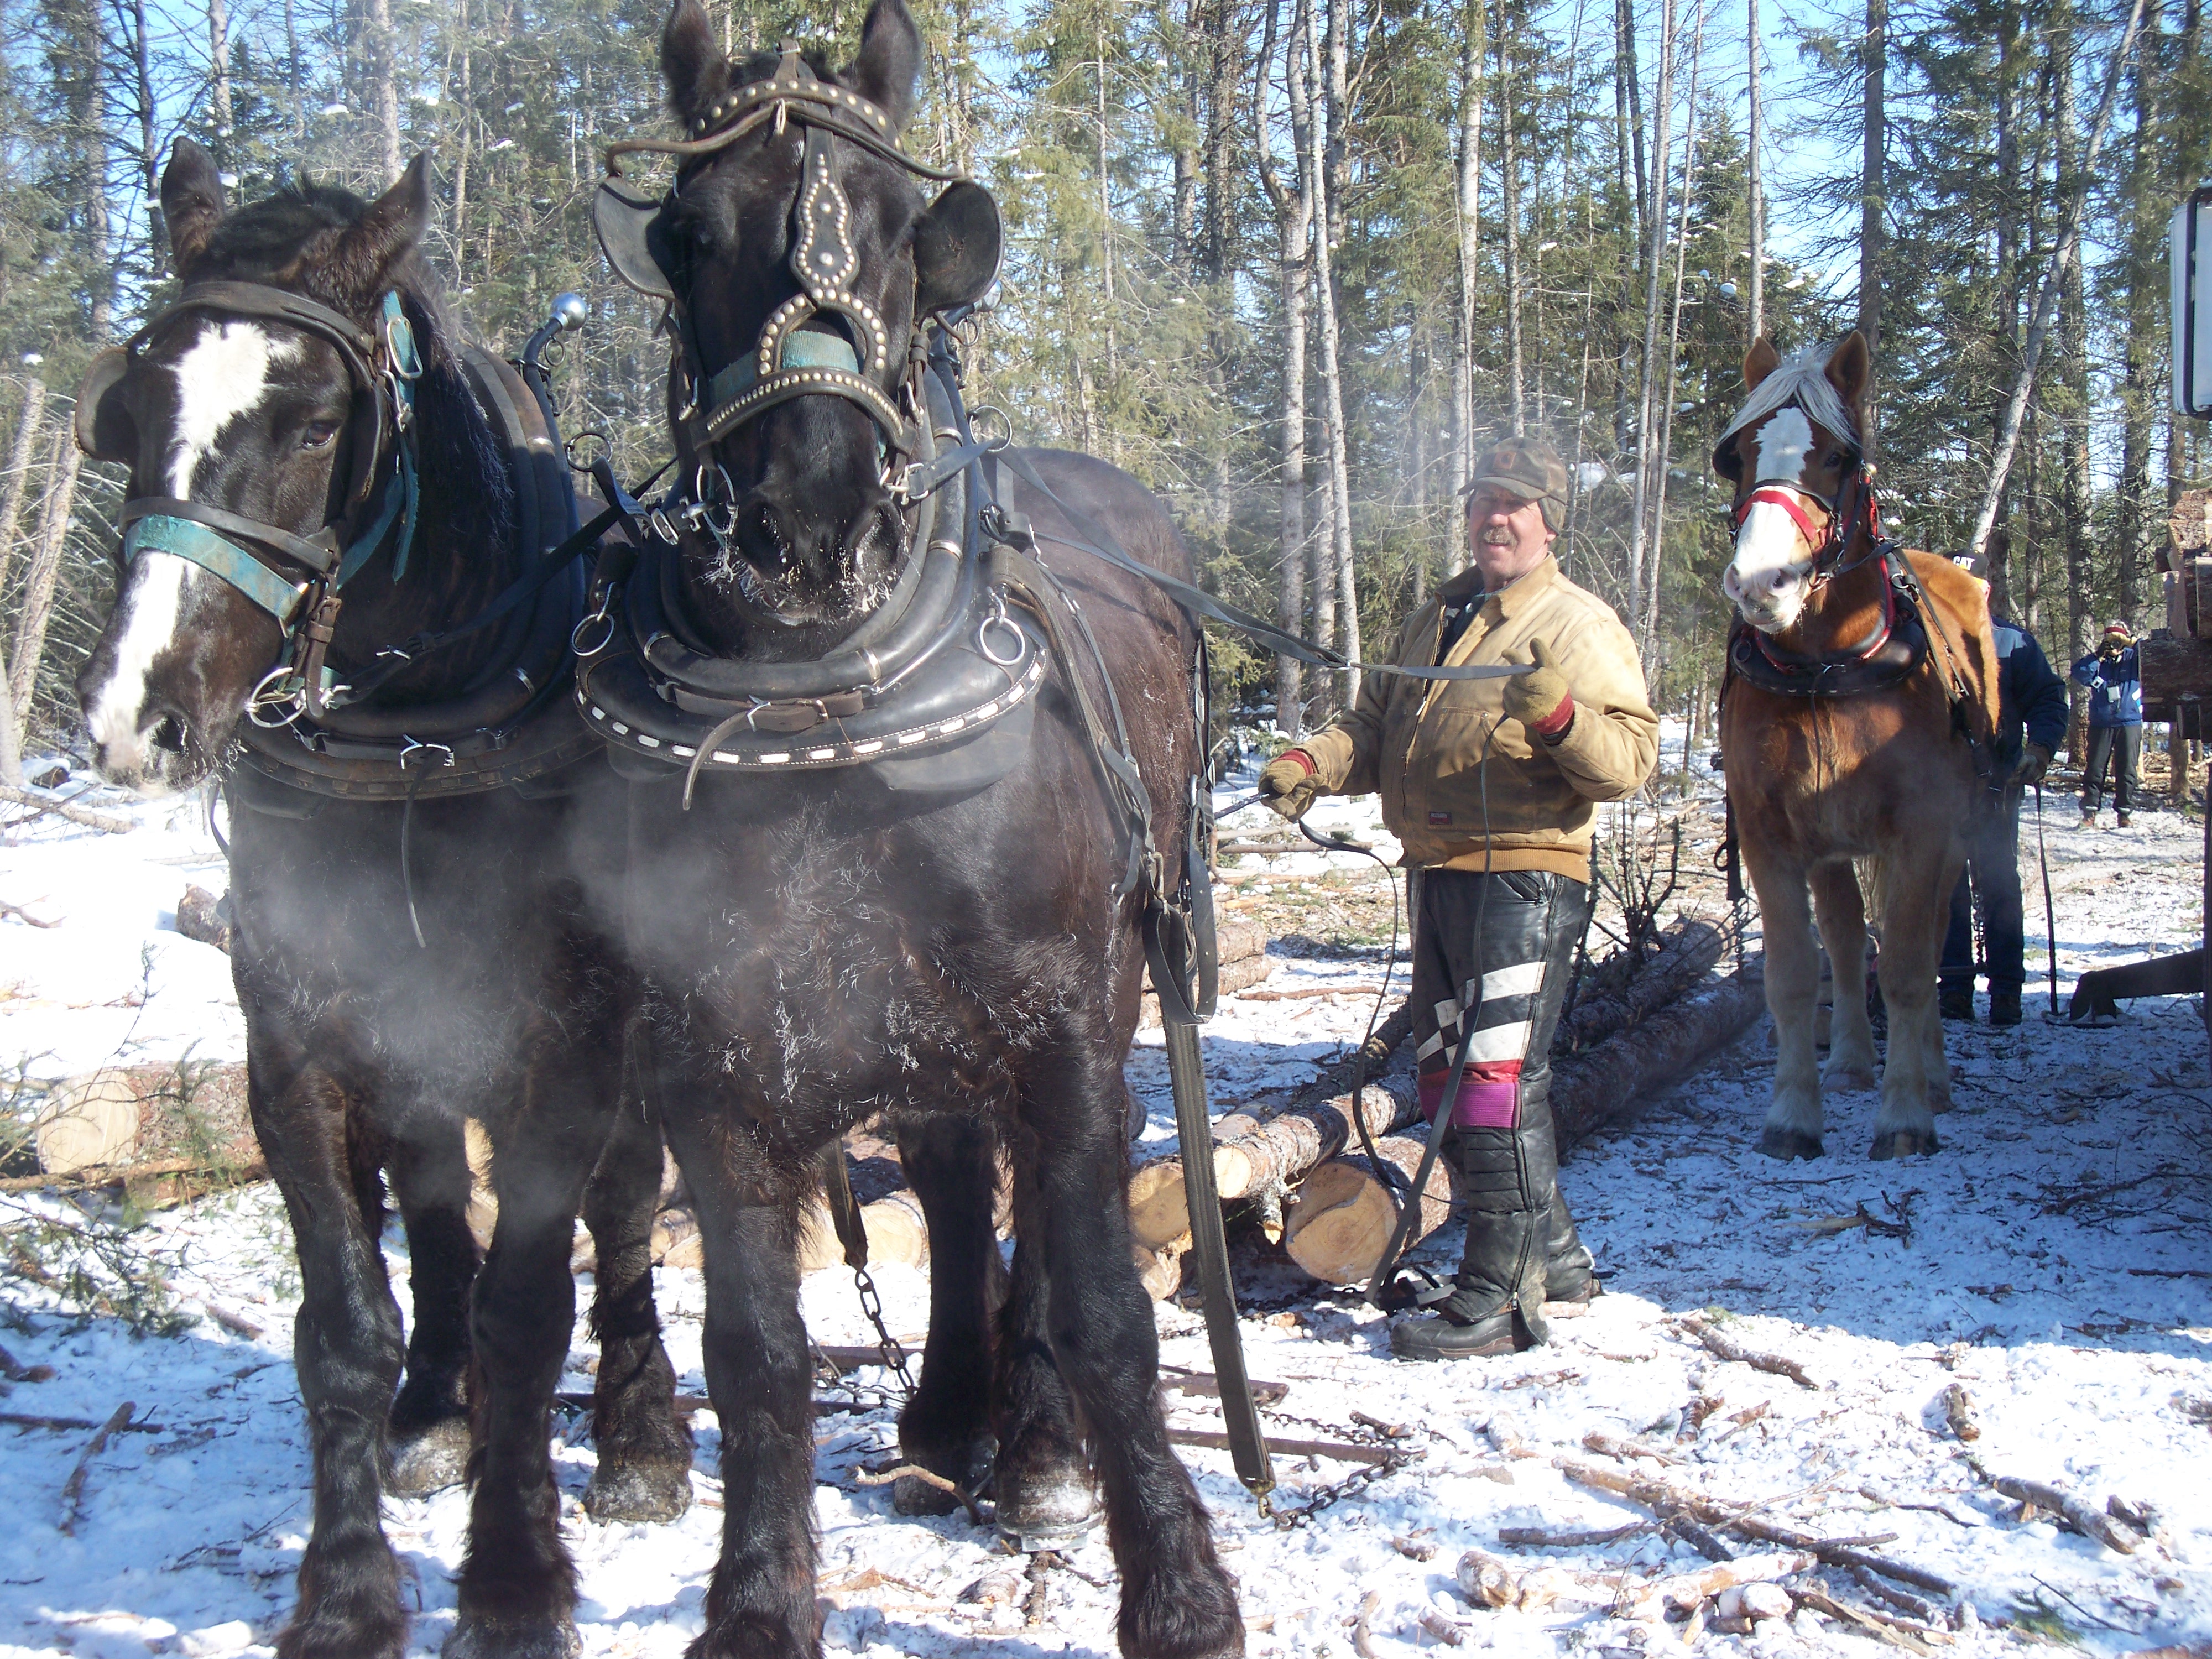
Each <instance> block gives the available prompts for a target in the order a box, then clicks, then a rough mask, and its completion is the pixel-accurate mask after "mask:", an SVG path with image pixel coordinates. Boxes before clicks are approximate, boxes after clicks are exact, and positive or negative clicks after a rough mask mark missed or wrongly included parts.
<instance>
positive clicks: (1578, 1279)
mask: <svg viewBox="0 0 2212 1659" xmlns="http://www.w3.org/2000/svg"><path fill="white" fill-rule="evenodd" d="M1598 1290H1599V1285H1598V1282H1597V1262H1596V1261H1595V1259H1593V1258H1592V1256H1591V1255H1590V1253H1589V1247H1588V1246H1587V1245H1585V1244H1584V1243H1583V1240H1582V1235H1581V1234H1580V1233H1578V1232H1577V1231H1575V1218H1574V1217H1572V1216H1571V1215H1569V1214H1568V1213H1567V1200H1566V1196H1565V1194H1563V1193H1561V1192H1560V1191H1559V1187H1558V1186H1557V1185H1556V1184H1554V1185H1553V1188H1552V1213H1551V1216H1550V1221H1549V1225H1548V1226H1547V1228H1546V1230H1545V1241H1544V1300H1545V1301H1547V1302H1587V1301H1589V1299H1590V1298H1591V1297H1594V1296H1595V1295H1597V1294H1598Z"/></svg>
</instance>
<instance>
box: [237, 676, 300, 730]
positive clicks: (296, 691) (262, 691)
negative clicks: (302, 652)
mask: <svg viewBox="0 0 2212 1659" xmlns="http://www.w3.org/2000/svg"><path fill="white" fill-rule="evenodd" d="M297 678H298V677H297V676H296V675H295V674H294V672H293V671H292V665H291V664H290V663H288V662H285V663H279V664H277V665H276V667H274V668H272V669H270V671H268V672H267V673H265V674H264V675H263V676H262V677H261V678H260V679H259V681H258V682H257V683H256V684H255V685H254V688H253V690H251V691H249V692H248V693H246V719H248V720H252V722H253V723H254V724H255V725H256V726H260V727H262V728H263V729H264V730H266V731H270V732H276V731H281V730H282V729H283V727H285V726H289V725H290V724H291V723H292V722H293V721H294V720H297V719H299V718H300V716H301V714H305V713H306V712H307V687H306V685H304V684H296V683H295V684H289V685H287V684H285V683H286V682H296V681H297ZM272 685H275V686H280V687H282V688H283V689H282V690H281V692H280V691H275V690H270V687H271V686H272ZM283 708H289V710H290V712H289V714H286V715H285V716H284V718H283V719H282V720H264V719H263V718H262V715H263V714H275V713H276V711H277V710H279V709H283Z"/></svg>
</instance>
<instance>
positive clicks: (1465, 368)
mask: <svg viewBox="0 0 2212 1659" xmlns="http://www.w3.org/2000/svg"><path fill="white" fill-rule="evenodd" d="M1620 3H1622V4H1624V5H1625V4H1626V3H1627V0H1620ZM1488 16H1489V12H1488V0H1467V3H1466V7H1465V15H1464V24H1463V27H1464V32H1465V38H1464V39H1463V40H1462V41H1461V43H1460V58H1459V66H1460V67H1459V76H1460V79H1459V153H1458V155H1456V156H1455V158H1454V161H1455V165H1456V167H1457V169H1458V192H1457V197H1456V203H1455V205H1456V206H1457V208H1458V210H1459V225H1458V229H1459V304H1458V306H1457V307H1455V309H1454V311H1453V314H1452V465H1451V487H1452V500H1453V501H1455V502H1457V501H1459V500H1460V498H1461V495H1462V492H1463V491H1464V490H1465V489H1467V481H1468V478H1469V477H1471V476H1473V474H1472V469H1473V467H1474V302H1475V285H1476V282H1477V280H1478V278H1479V276H1480V265H1481V260H1482V237H1481V227H1482V219H1481V207H1482V60H1483V35H1484V33H1486V20H1487V18H1488ZM1462 539H1463V538H1462V535H1461V533H1460V531H1459V528H1458V526H1454V527H1453V530H1452V532H1451V535H1450V538H1449V543H1448V545H1449V549H1450V550H1449V553H1448V554H1447V555H1446V556H1445V565H1446V568H1448V569H1449V570H1452V571H1457V570H1459V569H1461V568H1462V566H1463V562H1462V559H1461V556H1460V547H1461V544H1462Z"/></svg>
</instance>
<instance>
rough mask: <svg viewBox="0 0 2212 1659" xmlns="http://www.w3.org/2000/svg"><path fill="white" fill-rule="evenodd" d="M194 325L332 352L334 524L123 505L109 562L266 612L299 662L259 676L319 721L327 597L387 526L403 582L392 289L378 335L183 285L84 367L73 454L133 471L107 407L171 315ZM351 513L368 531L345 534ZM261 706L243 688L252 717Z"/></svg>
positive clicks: (130, 430) (294, 306) (253, 291)
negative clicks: (340, 434)
mask: <svg viewBox="0 0 2212 1659" xmlns="http://www.w3.org/2000/svg"><path fill="white" fill-rule="evenodd" d="M197 313H213V314H215V315H216V316H224V317H246V318H252V319H258V320H264V321H268V322H274V323H281V324H283V325H285V326H287V327H289V328H294V329H297V330H299V331H301V332H303V333H307V334H312V335H313V336H314V337H317V338H318V339H320V340H323V341H325V342H326V343H328V344H329V345H330V346H331V348H332V349H335V350H336V351H337V354H338V356H339V358H340V360H341V361H342V362H343V363H344V365H345V369H346V374H347V377H348V378H349V380H351V382H352V384H353V411H352V415H351V416H350V418H349V423H348V449H349V454H350V456H351V459H352V466H353V470H352V472H351V474H350V475H349V477H348V479H347V481H346V484H345V488H344V491H343V495H335V492H334V495H335V499H336V503H337V510H336V512H335V513H334V514H333V515H332V517H331V519H330V520H329V521H328V522H326V523H325V525H324V526H323V527H322V528H321V530H319V532H316V533H315V534H314V535H313V536H301V535H299V534H297V533H295V532H292V531H289V530H287V529H285V528H284V527H283V526H279V525H272V524H266V523H264V522H262V521H261V520H256V519H249V518H247V517H246V516H245V515H244V514H242V513H233V512H230V511H228V509H227V508H223V507H216V506H214V505H212V504H210V503H209V502H205V501H185V500H180V499H179V498H177V497H174V496H168V495H134V496H132V497H131V499H130V500H128V501H125V503H124V504H123V510H122V513H121V514H120V515H119V517H120V522H121V526H122V529H123V538H122V542H121V545H120V547H119V549H118V561H119V562H120V563H121V564H122V565H124V566H125V567H127V566H128V565H129V564H130V563H131V562H132V561H133V560H134V559H136V558H137V556H138V555H139V554H140V553H143V552H161V553H168V554H173V555H174V556H176V557H179V558H181V559H185V560H187V561H189V562H191V563H193V564H197V565H198V566H199V567H201V568H203V569H204V570H207V571H210V572H211V573H212V574H215V575H216V576H218V577H220V578H221V579H222V580H224V581H226V582H228V584H229V585H230V586H232V587H234V588H235V589H237V590H238V592H240V593H242V594H244V595H245V597H246V599H249V600H251V601H252V603H253V604H255V605H258V606H259V607H260V608H261V609H262V610H264V611H267V612H268V613H269V614H270V616H272V617H275V618H276V623H277V626H278V627H279V628H281V629H283V630H284V635H285V641H286V645H287V647H289V651H288V654H289V655H290V656H294V657H297V658H298V659H299V660H298V661H296V662H294V663H291V664H289V665H288V666H286V667H283V668H280V669H279V670H277V671H276V672H275V673H272V675H271V676H270V678H276V677H277V675H279V674H285V675H289V674H297V675H298V676H299V678H300V679H301V685H300V687H299V688H297V689H296V690H295V692H294V693H293V694H292V695H295V696H297V698H298V700H299V702H300V704H301V708H306V709H307V710H308V711H309V712H314V713H319V712H320V708H321V704H322V696H323V689H324V688H323V687H322V685H321V680H322V657H323V653H324V650H325V647H327V646H328V645H329V642H330V635H331V629H332V627H333V626H334V625H335V623H336V621H337V610H338V598H337V590H338V589H339V588H340V587H342V586H343V585H344V584H345V583H346V582H347V581H348V580H349V579H350V578H351V577H352V576H353V575H354V574H356V572H357V571H359V570H360V569H361V568H362V566H363V565H365V564H366V563H367V562H368V561H369V559H370V558H372V557H374V555H375V554H376V552H377V551H378V550H379V549H380V548H381V547H383V546H384V545H385V544H386V540H387V538H391V536H392V531H393V527H394V526H395V525H396V526H398V538H397V541H396V544H394V549H393V553H392V579H393V580H395V581H396V580H398V579H399V578H400V577H402V576H404V575H405V574H406V571H407V557H408V553H409V551H410V549H411V547H412V545H413V543H414V539H415V520H416V507H417V504H418V494H419V491H418V485H417V480H416V469H415V455H414V434H413V430H412V428H413V422H414V383H415V381H416V379H418V378H419V377H420V376H421V374H422V356H421V354H420V352H419V351H418V350H417V349H416V343H415V336H414V331H413V329H412V328H411V327H410V325H409V323H408V321H407V315H406V312H405V310H404V308H403V307H402V306H401V305H400V302H399V295H398V293H397V291H392V292H388V293H386V295H385V296H384V300H383V304H382V307H381V319H380V327H379V328H378V329H377V330H376V331H371V330H368V329H366V328H363V327H362V326H361V325H359V324H358V323H356V322H355V321H354V320H353V319H351V318H349V317H346V316H343V315H341V314H340V313H337V312H336V311H333V310H331V308H330V307H327V306H325V305H321V304H319V303H318V302H317V301H313V300H311V299H309V298H307V296H306V295H301V294H295V293H292V292H291V291H290V290H289V289H280V288H276V287H273V286H271V285H270V284H268V283H254V282H208V283H192V284H191V286H189V287H187V288H186V289H185V290H184V292H183V293H181V294H180V295H178V296H177V298H176V300H175V301H173V303H171V304H170V305H169V306H167V307H165V308H164V309H163V310H161V312H160V313H158V314H156V315H155V317H153V318H152V319H150V320H149V321H148V323H147V324H146V325H145V326H144V327H143V328H141V329H140V330H139V331H137V333H136V334H134V335H132V336H131V338H130V339H128V340H127V341H125V343H123V344H121V345H119V346H112V347H110V348H108V349H106V350H105V351H102V352H101V353H100V355H99V356H96V357H94V359H93V362H92V367H91V368H89V369H88V371H87V372H86V374H85V377H84V380H83V383H82V386H80V387H79V388H78V391H77V403H76V442H77V447H79V448H80V449H82V451H83V452H84V453H86V454H87V455H88V456H90V457H91V458H92V459H94V460H97V461H112V462H115V463H118V464H120V465H135V463H136V462H137V459H138V452H139V434H138V430H137V422H136V420H135V419H134V418H133V417H132V416H131V411H130V410H129V408H128V407H127V406H126V405H125V402H124V399H123V397H122V395H121V388H122V386H123V382H124V379H125V376H126V375H127V374H129V373H130V370H131V364H132V363H133V362H135V361H136V359H137V356H138V353H139V352H140V350H141V349H143V347H144V346H145V345H146V343H147V342H148V341H149V340H151V339H153V338H154V337H155V336H157V335H159V334H160V333H161V331H163V330H165V329H166V328H167V327H168V326H169V325H170V324H171V323H173V321H175V320H176V319H178V318H179V317H180V316H185V315H189V314H197ZM387 461H390V462H392V469H391V473H390V477H389V479H388V481H387V482H386V483H385V484H384V493H383V499H382V500H381V501H374V498H375V496H376V495H377V490H378V487H379V481H380V479H384V478H385V477H386V463H387ZM373 502H374V506H372V503H373ZM364 513H367V514H368V522H367V523H366V524H365V525H362V526H361V527H360V528H359V529H357V530H355V531H353V532H351V533H349V526H355V525H356V524H357V523H358V522H359V521H360V520H361V519H362V515H363V514H364ZM302 636H304V638H305V639H306V641H307V643H306V645H305V646H304V647H302V645H301V638H302ZM265 684H266V682H265V681H264V685H265ZM261 701H262V692H261V691H260V690H257V692H256V702H257V705H258V703H259V702H261ZM295 712H298V711H297V710H295ZM257 717H258V716H257Z"/></svg>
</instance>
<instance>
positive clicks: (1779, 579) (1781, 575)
mask: <svg viewBox="0 0 2212 1659" xmlns="http://www.w3.org/2000/svg"><path fill="white" fill-rule="evenodd" d="M1773 586H1774V591H1775V592H1778V593H1779V592H1781V591H1782V590H1783V589H1784V588H1785V587H1787V586H1790V573H1789V572H1788V571H1786V570H1778V571H1776V572H1775V573H1774V577H1773Z"/></svg>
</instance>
